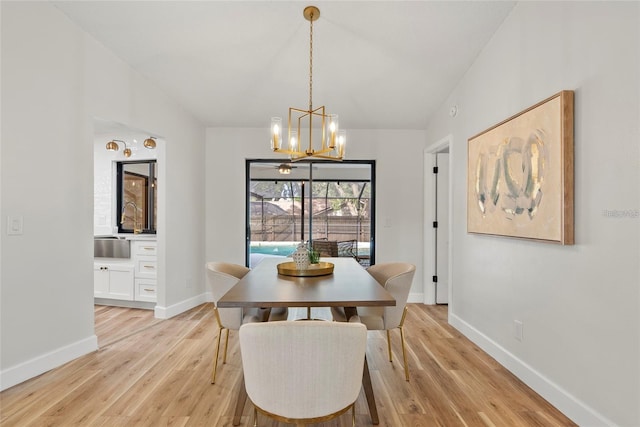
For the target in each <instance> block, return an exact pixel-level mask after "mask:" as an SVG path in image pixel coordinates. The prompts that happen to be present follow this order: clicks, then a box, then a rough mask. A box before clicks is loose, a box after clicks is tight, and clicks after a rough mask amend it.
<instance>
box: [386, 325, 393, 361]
mask: <svg viewBox="0 0 640 427" xmlns="http://www.w3.org/2000/svg"><path fill="white" fill-rule="evenodd" d="M387 350H388V351H389V362H393V358H392V357H391V334H390V333H389V329H387Z"/></svg>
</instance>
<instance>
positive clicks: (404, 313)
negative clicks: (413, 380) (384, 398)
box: [398, 307, 409, 381]
mask: <svg viewBox="0 0 640 427" xmlns="http://www.w3.org/2000/svg"><path fill="white" fill-rule="evenodd" d="M407 311H408V309H407V307H405V308H404V311H403V312H402V319H400V326H399V327H398V328H399V329H400V340H401V341H402V358H403V359H404V377H405V379H406V380H407V381H409V365H407V352H406V350H405V346H404V318H405V317H406V316H407Z"/></svg>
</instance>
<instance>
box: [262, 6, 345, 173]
mask: <svg viewBox="0 0 640 427" xmlns="http://www.w3.org/2000/svg"><path fill="white" fill-rule="evenodd" d="M303 15H304V18H305V19H306V20H307V21H309V109H307V110H303V109H300V108H293V107H291V108H289V123H288V135H287V141H288V146H287V147H286V148H285V147H282V119H281V118H280V117H273V118H272V119H271V149H272V150H273V151H274V152H276V153H283V154H288V155H289V158H290V159H291V160H293V161H296V160H300V159H304V158H306V157H317V158H322V159H328V160H342V159H343V158H344V151H345V144H346V131H344V130H340V129H339V128H338V115H337V114H328V113H326V112H325V108H324V106H322V107H318V108H315V109H314V108H313V21H315V20H317V19H318V18H319V17H320V10H319V9H318V8H317V7H315V6H307V7H305V9H304V11H303ZM314 124H315V126H316V127H315V128H314ZM303 125H307V126H308V128H307V129H308V135H307V136H306V139H307V143H308V144H307V148H304V144H303V143H302V138H303ZM307 129H305V130H307ZM314 130H315V136H316V138H318V137H319V138H320V141H321V142H320V147H319V149H317V150H316V149H315V148H314V147H313V137H314Z"/></svg>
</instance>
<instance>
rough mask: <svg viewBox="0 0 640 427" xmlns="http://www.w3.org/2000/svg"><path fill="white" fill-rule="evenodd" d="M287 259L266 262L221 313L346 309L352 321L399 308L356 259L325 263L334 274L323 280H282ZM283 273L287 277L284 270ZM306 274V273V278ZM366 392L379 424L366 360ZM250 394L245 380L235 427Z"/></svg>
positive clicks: (232, 293) (226, 298)
mask: <svg viewBox="0 0 640 427" xmlns="http://www.w3.org/2000/svg"><path fill="white" fill-rule="evenodd" d="M290 261H291V260H290V259H287V258H284V257H282V258H279V257H273V258H264V259H263V260H262V261H261V262H260V263H259V264H258V265H257V266H255V268H253V269H252V270H251V271H249V273H247V274H246V275H245V276H244V277H243V278H242V279H240V281H239V282H238V283H236V284H235V285H234V286H233V287H232V288H231V289H229V291H228V292H227V293H226V294H225V295H223V296H222V298H220V299H219V300H218V302H217V305H218V307H221V308H222V307H262V308H268V307H306V308H307V310H308V311H310V308H311V307H343V308H344V310H345V314H346V317H347V319H350V318H351V317H352V316H355V315H357V307H371V306H395V305H396V301H395V299H394V298H393V296H392V295H391V294H390V293H389V292H388V291H387V290H386V289H385V288H384V287H383V286H381V285H380V284H379V283H378V282H377V281H376V280H375V279H374V278H373V277H372V276H371V275H370V274H369V273H367V271H366V270H365V269H364V268H363V267H362V266H361V265H360V264H359V263H358V262H357V261H356V260H355V259H354V258H350V257H339V258H321V259H320V262H321V263H326V264H323V265H331V264H332V267H333V271H332V272H331V273H330V274H323V275H317V276H304V275H297V274H295V273H294V274H293V275H289V274H288V273H287V274H280V273H279V268H278V265H279V264H282V263H286V262H290ZM280 271H283V272H287V271H288V270H287V269H284V268H282V269H281V270H280ZM301 274H304V272H301ZM362 387H363V389H364V392H365V397H366V399H367V405H368V407H369V414H370V415H371V422H372V423H373V424H379V418H378V410H377V407H376V402H375V396H374V393H373V386H372V383H371V376H370V373H369V366H368V364H367V358H366V355H365V360H364V369H363V373H362ZM246 399H247V392H246V390H245V387H244V376H242V378H241V384H240V388H239V390H238V397H237V400H236V407H235V412H234V418H233V425H239V424H240V419H241V416H242V412H243V410H244V404H245V402H246Z"/></svg>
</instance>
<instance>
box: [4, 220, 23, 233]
mask: <svg viewBox="0 0 640 427" xmlns="http://www.w3.org/2000/svg"><path fill="white" fill-rule="evenodd" d="M23 222H24V220H23V217H21V216H8V217H7V234H8V235H10V236H17V235H20V234H22V226H23Z"/></svg>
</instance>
